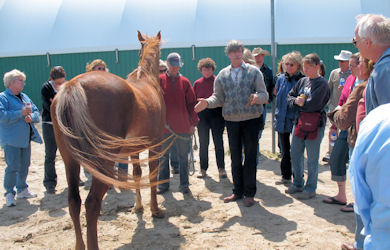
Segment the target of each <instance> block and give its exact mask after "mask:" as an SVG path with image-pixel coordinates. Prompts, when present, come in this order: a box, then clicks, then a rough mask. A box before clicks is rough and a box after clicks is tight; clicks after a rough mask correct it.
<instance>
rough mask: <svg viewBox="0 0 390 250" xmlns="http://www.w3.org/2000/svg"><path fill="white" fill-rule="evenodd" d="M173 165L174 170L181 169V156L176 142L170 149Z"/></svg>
mask: <svg viewBox="0 0 390 250" xmlns="http://www.w3.org/2000/svg"><path fill="white" fill-rule="evenodd" d="M169 153H170V160H171V167H172V169H174V170H179V164H180V163H179V157H178V155H177V145H176V142H174V143H173V145H172V147H171V148H170V149H169Z"/></svg>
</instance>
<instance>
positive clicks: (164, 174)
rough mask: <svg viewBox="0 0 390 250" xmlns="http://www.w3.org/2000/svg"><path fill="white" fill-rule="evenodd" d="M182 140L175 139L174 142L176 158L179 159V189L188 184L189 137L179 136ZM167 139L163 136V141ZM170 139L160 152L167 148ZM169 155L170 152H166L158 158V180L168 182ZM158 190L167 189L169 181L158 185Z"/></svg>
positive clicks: (187, 135) (186, 135)
mask: <svg viewBox="0 0 390 250" xmlns="http://www.w3.org/2000/svg"><path fill="white" fill-rule="evenodd" d="M179 135H180V137H184V138H185V139H184V138H183V139H182V138H177V139H176V141H175V144H176V150H177V156H178V159H179V171H180V188H186V187H188V186H189V182H188V149H189V147H190V135H189V134H179ZM167 137H169V134H165V135H164V139H166V138H167ZM171 141H172V139H170V140H168V141H166V142H165V143H164V145H163V148H162V150H164V149H165V148H167V147H168V146H169V144H170V142H171ZM169 155H170V150H168V151H167V152H166V153H165V154H164V155H163V157H161V158H160V162H159V167H158V180H159V181H161V180H169V174H170V173H169ZM158 188H159V189H168V188H169V181H168V182H165V183H162V184H159V185H158Z"/></svg>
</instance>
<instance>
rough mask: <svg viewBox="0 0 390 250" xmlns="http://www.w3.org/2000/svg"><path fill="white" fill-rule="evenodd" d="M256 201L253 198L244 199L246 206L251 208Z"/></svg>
mask: <svg viewBox="0 0 390 250" xmlns="http://www.w3.org/2000/svg"><path fill="white" fill-rule="evenodd" d="M255 203H256V202H255V199H253V197H245V198H244V206H246V207H251V206H253V205H254V204H255Z"/></svg>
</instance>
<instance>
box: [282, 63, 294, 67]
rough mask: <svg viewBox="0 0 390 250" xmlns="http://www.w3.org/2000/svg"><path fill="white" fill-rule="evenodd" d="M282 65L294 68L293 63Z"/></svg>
mask: <svg viewBox="0 0 390 250" xmlns="http://www.w3.org/2000/svg"><path fill="white" fill-rule="evenodd" d="M284 65H286V66H290V67H293V66H294V63H284Z"/></svg>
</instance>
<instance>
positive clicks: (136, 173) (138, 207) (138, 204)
mask: <svg viewBox="0 0 390 250" xmlns="http://www.w3.org/2000/svg"><path fill="white" fill-rule="evenodd" d="M131 159H132V160H134V161H137V162H136V163H133V177H134V180H135V183H136V184H139V182H140V179H141V176H142V169H141V165H140V163H139V162H138V161H139V155H132V156H131ZM143 211H144V207H143V206H142V198H141V190H140V187H139V186H138V185H137V188H136V190H135V207H134V212H136V213H140V212H143Z"/></svg>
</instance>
